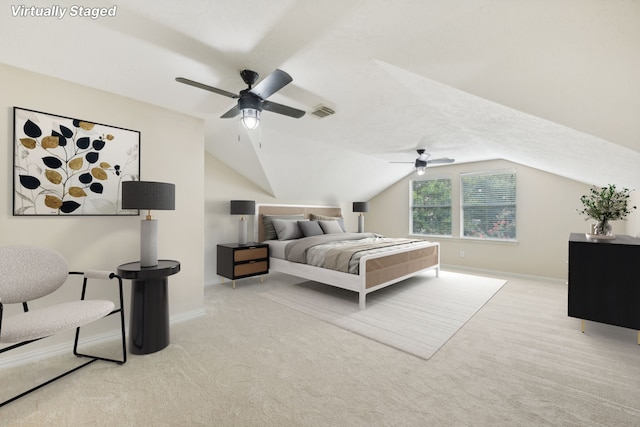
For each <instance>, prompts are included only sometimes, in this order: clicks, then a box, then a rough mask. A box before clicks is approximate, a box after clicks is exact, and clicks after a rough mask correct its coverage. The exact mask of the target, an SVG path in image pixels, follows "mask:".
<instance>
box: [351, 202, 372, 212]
mask: <svg viewBox="0 0 640 427" xmlns="http://www.w3.org/2000/svg"><path fill="white" fill-rule="evenodd" d="M353 211H354V212H369V202H353Z"/></svg>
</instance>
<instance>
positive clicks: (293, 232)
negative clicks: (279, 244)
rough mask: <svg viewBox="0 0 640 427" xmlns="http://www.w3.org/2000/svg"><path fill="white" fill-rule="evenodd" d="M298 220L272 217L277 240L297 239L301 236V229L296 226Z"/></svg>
mask: <svg viewBox="0 0 640 427" xmlns="http://www.w3.org/2000/svg"><path fill="white" fill-rule="evenodd" d="M298 221H299V220H290V219H279V218H274V219H273V227H274V228H275V229H276V234H277V235H278V240H291V239H299V238H300V237H303V236H302V231H301V230H300V227H298Z"/></svg>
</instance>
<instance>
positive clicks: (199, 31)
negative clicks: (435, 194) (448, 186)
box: [0, 0, 640, 201]
mask: <svg viewBox="0 0 640 427" xmlns="http://www.w3.org/2000/svg"><path fill="white" fill-rule="evenodd" d="M32 4H33V5H35V6H45V7H50V6H51V2H42V1H34V2H31V3H29V6H31V5H32ZM94 5H102V6H105V7H113V6H116V8H117V10H116V16H115V17H102V18H99V19H91V18H80V17H71V16H68V14H67V16H65V17H64V18H62V19H57V18H42V17H31V16H24V17H14V16H12V15H13V12H12V9H11V7H9V5H5V7H4V8H3V11H2V15H1V16H0V34H1V35H2V39H3V48H2V49H1V50H0V62H2V63H5V64H9V65H13V66H16V67H20V68H24V69H28V70H32V71H36V72H39V73H42V74H45V75H50V76H53V77H57V78H61V79H64V80H68V81H72V82H75V83H79V84H82V85H86V86H89V87H93V88H96V89H100V90H105V91H108V92H112V93H116V94H120V95H123V96H126V97H130V98H134V99H137V100H141V101H145V102H148V103H151V104H155V105H159V106H162V107H166V108H169V109H171V110H175V111H179V112H183V113H186V114H189V115H193V116H198V117H201V118H203V119H204V120H205V129H206V135H205V138H206V150H207V151H208V152H210V153H211V154H212V155H214V156H215V157H217V158H218V159H220V160H221V161H222V162H224V163H226V164H227V165H229V166H230V167H232V168H233V169H235V170H236V171H238V172H239V173H240V174H242V175H244V176H246V177H247V178H249V179H250V180H252V181H253V182H255V183H256V184H257V185H259V186H260V187H262V188H263V189H264V190H265V191H266V192H268V193H269V194H271V195H273V196H274V197H277V198H279V199H282V200H286V201H295V200H310V199H312V200H327V201H350V200H367V199H368V198H370V197H372V196H374V195H375V194H377V193H379V192H380V191H382V190H383V189H385V188H386V187H388V186H389V185H391V184H393V183H394V182H396V181H397V180H399V179H401V178H403V177H405V176H406V175H407V174H409V173H411V172H412V170H413V169H412V165H411V164H410V163H411V162H413V160H414V159H415V158H416V153H415V149H416V148H426V150H427V152H429V153H430V154H431V155H432V157H433V158H438V157H453V158H455V159H456V161H457V162H472V161H477V160H486V159H494V158H502V159H507V160H510V161H514V162H517V163H521V164H524V165H527V166H531V167H534V168H538V169H541V170H545V171H548V172H551V173H555V174H558V175H562V176H566V177H569V178H572V179H576V180H579V181H583V182H586V183H590V184H598V185H602V184H606V183H616V184H619V185H623V186H627V187H631V188H636V187H639V186H640V168H639V167H638V165H640V120H638V118H637V115H638V112H640V78H639V77H638V76H639V74H638V70H640V2H639V1H637V0H613V1H605V0H556V1H531V0H509V1H504V0H451V1H441V0H398V1H395V2H391V1H388V0H349V1H345V0H323V1H311V0H299V1H295V0H268V1H265V0H244V1H237V0H212V1H204V0H187V1H181V2H176V1H173V0H144V1H143V0H139V1H135V2H117V3H115V4H114V3H107V2H103V3H100V2H98V3H95V2H92V3H91V6H94ZM245 68H246V69H252V70H255V71H257V72H258V73H260V74H261V76H262V77H264V76H266V75H268V74H269V73H270V72H271V71H273V70H274V69H276V68H280V69H282V70H285V71H286V72H288V73H289V74H290V75H291V76H292V77H293V82H292V83H291V84H289V85H288V86H286V87H285V88H283V89H282V90H281V91H279V92H277V93H276V94H275V95H273V96H272V97H270V98H269V100H271V101H274V102H278V103H282V104H286V105H290V106H292V107H295V108H299V109H302V110H304V111H307V112H310V111H312V110H313V109H314V108H315V107H317V106H319V105H324V106H327V107H329V108H331V109H333V110H335V114H334V115H331V116H329V117H325V118H322V119H319V118H316V117H314V116H313V115H311V114H307V115H305V116H304V117H303V118H301V119H292V118H289V117H284V116H280V115H277V114H273V113H269V112H264V113H263V115H262V123H261V126H260V127H259V129H258V130H256V131H252V132H249V131H246V130H245V129H244V128H242V126H241V125H239V122H238V120H237V119H221V118H220V116H221V115H222V114H223V113H225V112H226V111H227V110H228V109H229V108H231V107H232V106H233V105H234V100H232V99H229V98H225V97H223V96H220V95H216V94H213V93H210V92H206V91H203V90H199V89H196V88H193V87H190V86H186V85H183V84H180V83H177V82H176V81H175V78H176V77H178V76H181V77H186V78H189V79H192V80H196V81H199V82H202V83H204V84H207V85H211V86H215V87H218V88H221V89H225V90H227V91H230V92H239V91H240V90H242V89H244V88H245V87H246V86H245V84H244V83H243V81H242V79H241V78H240V75H239V72H240V70H242V69H245ZM29 107H32V108H37V106H29ZM56 113H61V112H56ZM391 161H406V162H409V163H407V164H402V163H390V162H391Z"/></svg>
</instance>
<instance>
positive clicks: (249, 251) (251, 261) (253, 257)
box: [217, 243, 269, 288]
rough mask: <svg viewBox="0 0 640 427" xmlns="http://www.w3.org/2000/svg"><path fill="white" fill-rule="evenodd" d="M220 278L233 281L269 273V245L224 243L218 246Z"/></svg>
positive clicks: (218, 271)
mask: <svg viewBox="0 0 640 427" xmlns="http://www.w3.org/2000/svg"><path fill="white" fill-rule="evenodd" d="M217 256H218V265H217V273H218V275H219V276H222V277H226V278H227V279H231V280H232V281H233V287H234V288H235V280H236V279H242V278H245V277H251V276H258V275H261V274H267V273H268V272H269V245H268V244H266V243H247V244H244V245H242V244H239V243H224V244H221V245H218V254H217Z"/></svg>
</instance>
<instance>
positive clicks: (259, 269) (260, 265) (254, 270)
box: [233, 261, 269, 277]
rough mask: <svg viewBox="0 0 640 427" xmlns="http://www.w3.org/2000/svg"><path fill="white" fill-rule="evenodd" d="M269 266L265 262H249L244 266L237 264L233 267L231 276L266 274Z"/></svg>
mask: <svg viewBox="0 0 640 427" xmlns="http://www.w3.org/2000/svg"><path fill="white" fill-rule="evenodd" d="M268 271H269V264H268V263H267V261H256V262H249V263H246V264H238V265H235V266H234V267H233V275H234V276H235V277H239V276H246V275H248V274H260V273H265V274H266V273H267V272H268Z"/></svg>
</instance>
